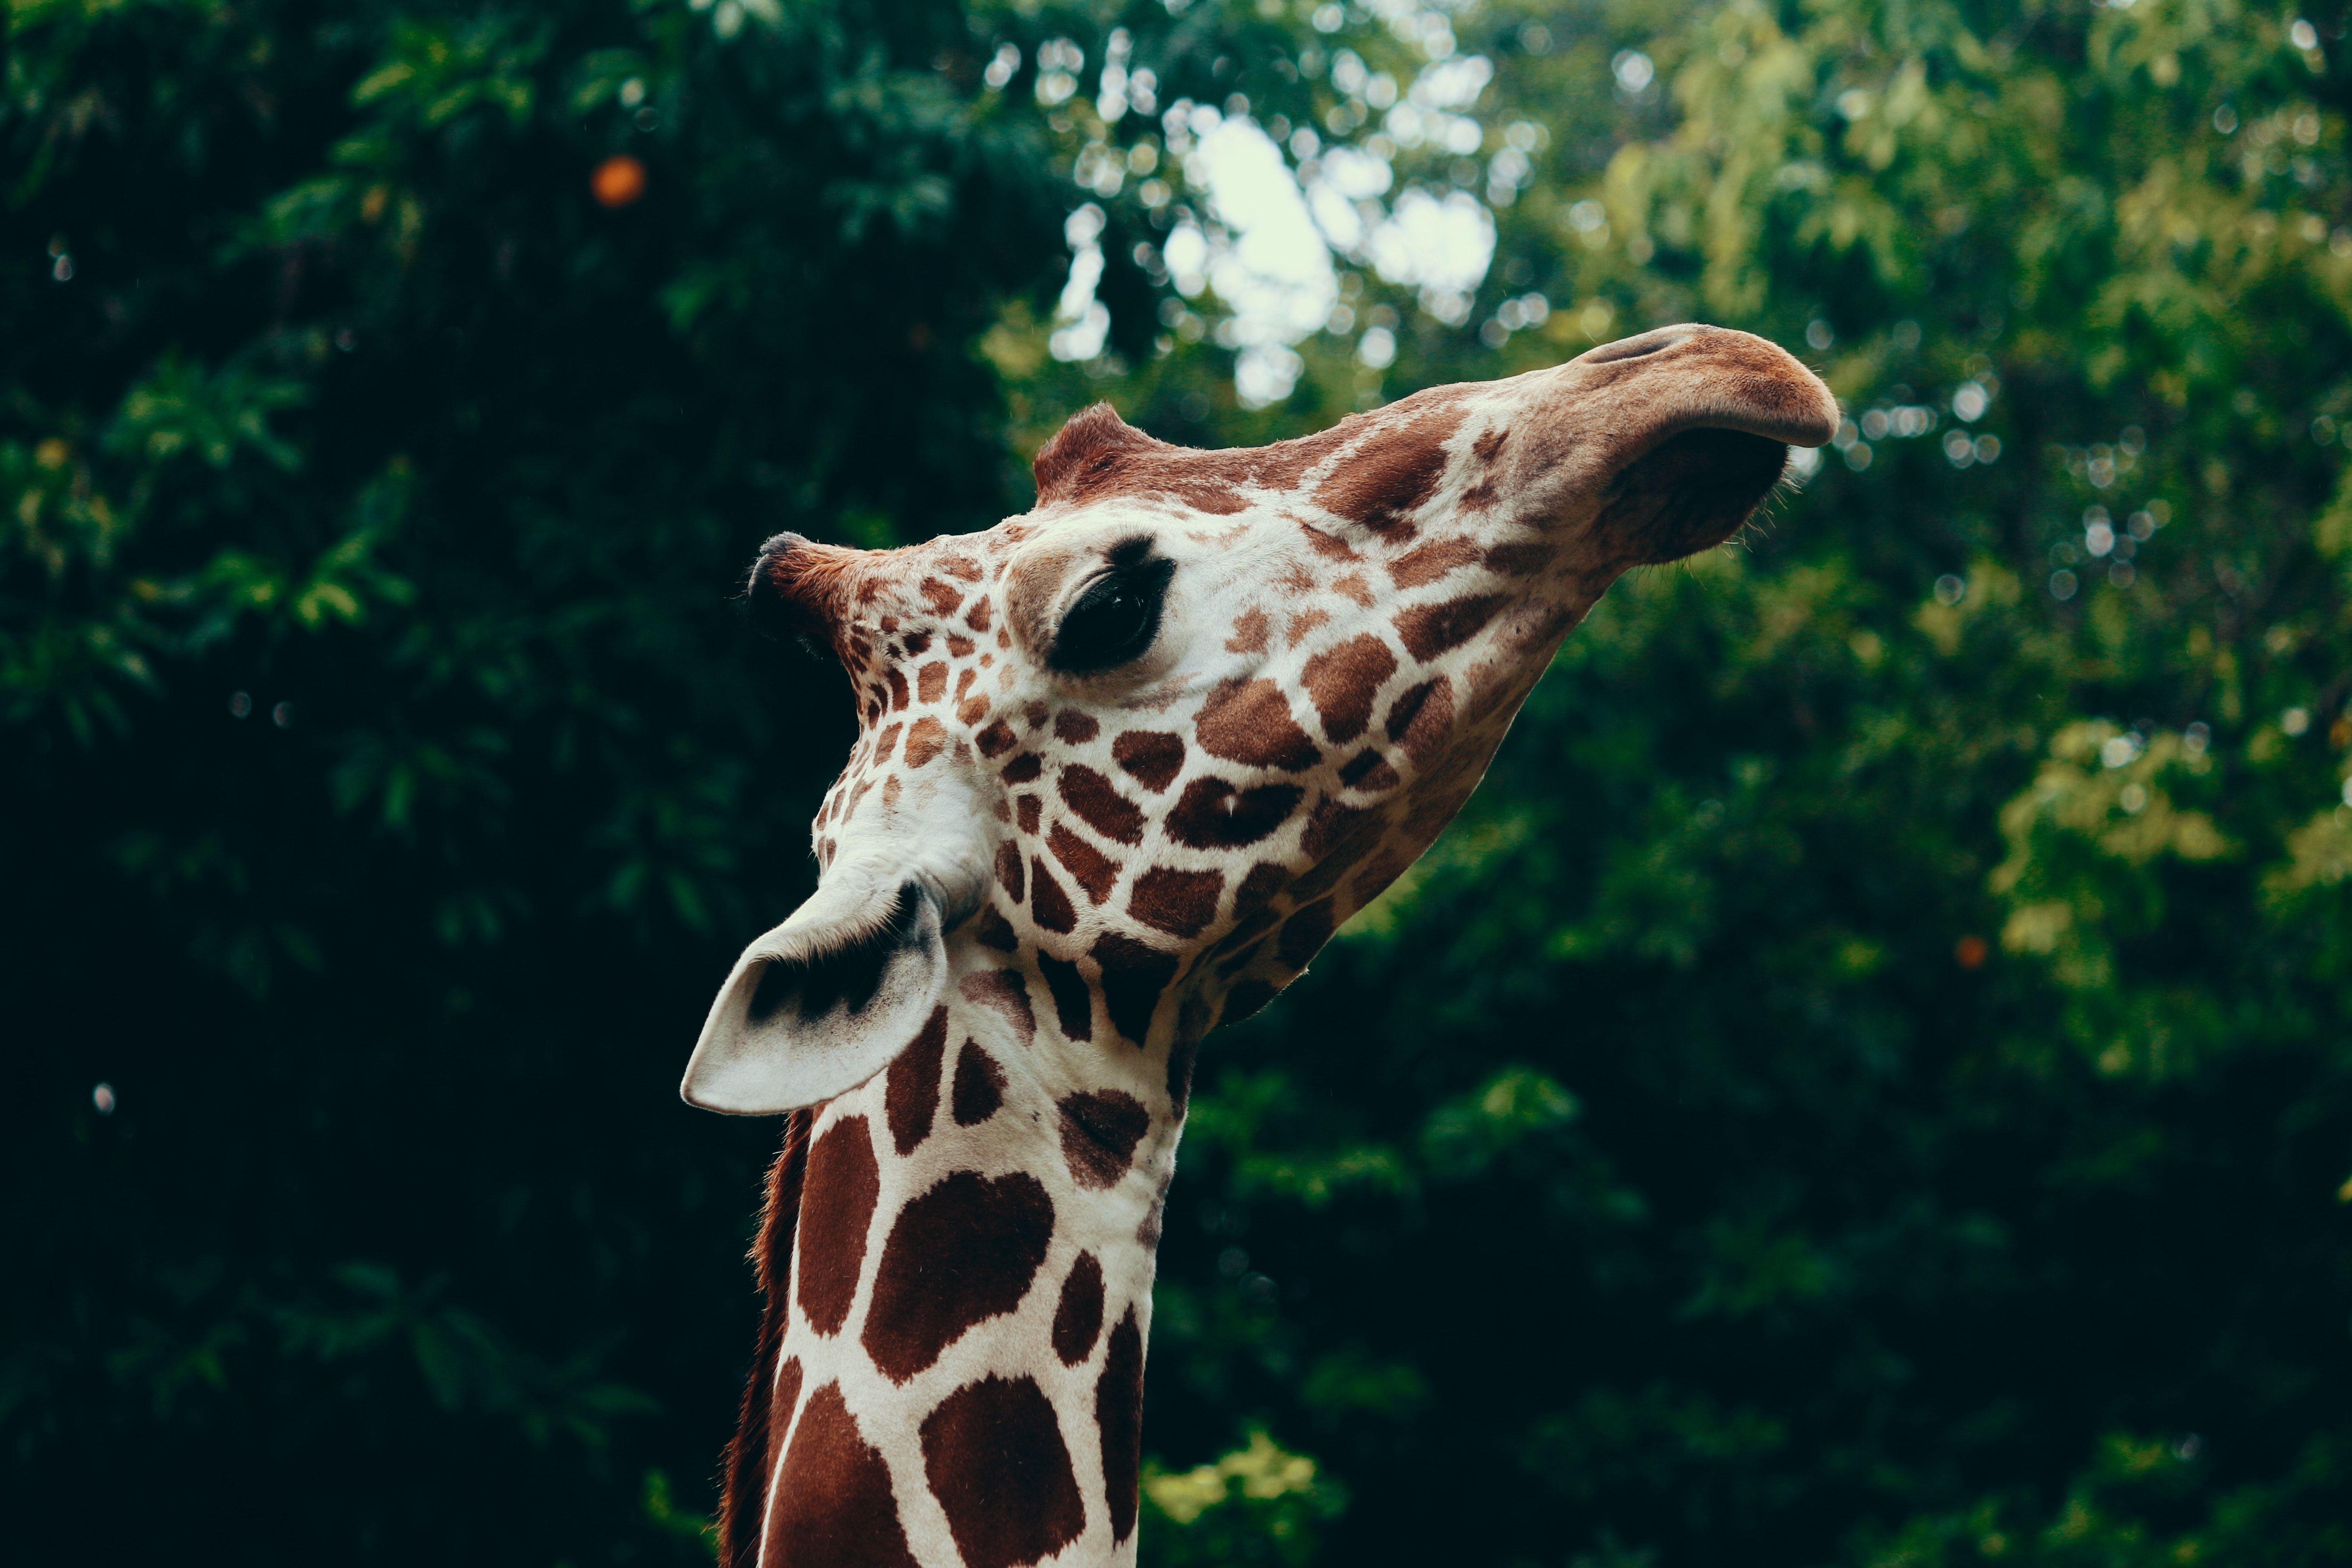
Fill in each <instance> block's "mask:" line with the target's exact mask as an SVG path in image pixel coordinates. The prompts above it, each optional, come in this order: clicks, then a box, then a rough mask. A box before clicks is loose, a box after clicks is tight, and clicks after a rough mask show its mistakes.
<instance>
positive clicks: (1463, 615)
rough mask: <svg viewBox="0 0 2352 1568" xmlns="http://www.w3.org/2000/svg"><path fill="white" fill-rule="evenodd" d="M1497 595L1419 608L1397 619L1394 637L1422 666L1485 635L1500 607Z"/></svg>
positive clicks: (1450, 601) (1499, 596) (1468, 598)
mask: <svg viewBox="0 0 2352 1568" xmlns="http://www.w3.org/2000/svg"><path fill="white" fill-rule="evenodd" d="M1503 598H1504V595H1500V594H1474V595H1468V596H1466V597H1464V598H1459V599H1448V600H1446V601H1445V602H1444V603H1443V604H1438V605H1415V606H1414V607H1413V608H1412V609H1410V610H1406V611H1403V612H1402V613H1401V614H1399V615H1398V616H1397V618H1396V627H1397V636H1398V637H1402V638H1403V639H1404V646H1405V651H1406V652H1408V653H1410V654H1412V657H1413V658H1417V659H1421V660H1423V661H1424V662H1426V661H1427V660H1430V659H1433V658H1436V657H1437V656H1438V655H1439V654H1441V653H1444V651H1445V650H1446V649H1447V648H1451V647H1461V646H1462V645H1463V644H1464V643H1465V642H1468V641H1469V640H1470V639H1471V638H1472V637H1476V636H1477V635H1478V634H1479V633H1480V632H1481V631H1484V630H1485V629H1486V623H1487V622H1488V621H1491V620H1493V619H1494V618H1495V612H1496V610H1499V609H1501V608H1502V607H1503Z"/></svg>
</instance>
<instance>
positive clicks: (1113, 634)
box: [1053, 561, 1176, 675]
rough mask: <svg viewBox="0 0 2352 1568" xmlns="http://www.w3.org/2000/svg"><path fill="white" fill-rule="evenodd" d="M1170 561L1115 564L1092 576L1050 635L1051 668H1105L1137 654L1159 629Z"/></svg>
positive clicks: (1068, 671)
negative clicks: (1098, 575) (1052, 634)
mask: <svg viewBox="0 0 2352 1568" xmlns="http://www.w3.org/2000/svg"><path fill="white" fill-rule="evenodd" d="M1175 568H1176V563H1174V562H1172V561H1145V562H1139V563H1135V564H1133V565H1118V566H1115V567H1114V568H1113V569H1112V570H1111V571H1110V572H1108V573H1107V574H1104V575H1103V576H1101V577H1099V578H1097V579H1096V580H1095V582H1094V583H1093V584H1091V585H1089V586H1088V587H1087V591H1086V592H1085V593H1083V594H1081V595H1078V602H1077V603H1076V604H1075V605H1071V606H1070V613H1069V614H1068V615H1066V616H1063V617H1062V629H1061V630H1060V631H1059V632H1058V633H1056V634H1055V637H1054V658H1053V663H1054V668H1056V669H1059V670H1062V671H1064V672H1065V673H1066V674H1070V675H1084V674H1088V673H1090V672H1092V671H1095V670H1098V669H1109V668H1112V667H1113V666H1115V665H1121V664H1126V663H1128V662H1129V661H1130V660H1132V659H1137V658H1142V657H1143V655H1144V654H1145V653H1146V652H1147V651H1148V650H1149V649H1150V647H1151V642H1152V639H1153V638H1154V637H1158V636H1159V635H1160V603H1161V601H1162V600H1163V599H1165V598H1166V597H1167V594H1168V577H1169V574H1171V572H1173V571H1174V570H1175Z"/></svg>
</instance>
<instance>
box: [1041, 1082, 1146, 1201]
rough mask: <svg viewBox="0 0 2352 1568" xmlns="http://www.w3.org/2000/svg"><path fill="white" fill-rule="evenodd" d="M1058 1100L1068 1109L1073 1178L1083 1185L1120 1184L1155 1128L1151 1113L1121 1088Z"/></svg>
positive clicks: (1067, 1155) (1065, 1143)
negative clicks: (1140, 1143) (1151, 1128)
mask: <svg viewBox="0 0 2352 1568" xmlns="http://www.w3.org/2000/svg"><path fill="white" fill-rule="evenodd" d="M1055 1104H1056V1106H1057V1107H1058V1108H1059V1109H1060V1110H1061V1112H1062V1158H1063V1160H1064V1161H1065V1162H1066V1163H1067V1164H1068V1165H1069V1167H1070V1179H1071V1180H1072V1181H1074V1182H1076V1183H1077V1184H1078V1185H1080V1186H1082V1187H1097V1188H1099V1187H1108V1186H1112V1185H1115V1184H1117V1183H1118V1179H1119V1178H1120V1177H1121V1176H1123V1175H1125V1174H1127V1171H1128V1167H1129V1164H1131V1163H1133V1161H1134V1159H1135V1146H1136V1145H1137V1144H1138V1143H1139V1142H1142V1141H1143V1135H1144V1133H1145V1132H1147V1131H1150V1127H1151V1112H1150V1111H1149V1110H1145V1109H1144V1105H1143V1101H1141V1100H1138V1099H1136V1098H1135V1096H1133V1095H1131V1094H1129V1093H1127V1092H1125V1091H1124V1090H1122V1089H1095V1090H1091V1091H1080V1092H1078V1093H1075V1094H1066V1095H1064V1096H1063V1097H1062V1098H1061V1099H1060V1100H1057V1101H1055Z"/></svg>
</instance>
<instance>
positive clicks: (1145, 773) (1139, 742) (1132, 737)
mask: <svg viewBox="0 0 2352 1568" xmlns="http://www.w3.org/2000/svg"><path fill="white" fill-rule="evenodd" d="M1110 754H1111V757H1112V759H1113V760H1114V761H1116V762H1117V763H1118V765H1119V766H1120V767H1121V768H1123V769H1125V770H1126V771H1127V773H1129V776H1131V777H1133V778H1134V779H1136V780H1137V781H1138V782H1139V783H1140V784H1142V785H1143V787H1144V788H1146V789H1148V790H1150V792H1151V793H1152V794H1154V795H1158V794H1159V793H1160V791H1162V790H1164V789H1166V788H1167V787H1168V786H1169V785H1170V784H1174V783H1175V782H1176V775H1177V774H1178V773H1182V772H1183V771H1184V738H1183V737H1182V736H1181V735H1171V734H1169V733H1168V732H1166V731H1159V730H1129V731H1128V732H1127V733H1126V734H1124V735H1121V736H1120V737H1119V738H1118V740H1116V741H1113V742H1111V747H1110Z"/></svg>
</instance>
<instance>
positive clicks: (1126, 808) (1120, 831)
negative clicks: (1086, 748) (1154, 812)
mask: <svg viewBox="0 0 2352 1568" xmlns="http://www.w3.org/2000/svg"><path fill="white" fill-rule="evenodd" d="M1054 787H1055V789H1056V790H1058V791H1059V792H1060V793H1061V796H1062V800H1063V802H1064V804H1066V805H1068V806H1069V808H1070V809H1071V810H1072V811H1075V812H1076V813H1077V814H1078V819H1079V820H1080V821H1082V822H1084V823H1085V824H1086V825H1087V826H1088V827H1091V828H1093V829H1094V830H1095V831H1096V832H1097V833H1099V834H1101V835H1102V836H1103V837H1105V838H1108V839H1111V840H1114V841H1115V842H1117V843H1120V844H1140V843H1142V842H1143V810H1142V808H1141V807H1140V806H1139V805H1136V804H1135V803H1134V802H1133V801H1130V800H1129V799H1128V798H1127V797H1126V796H1125V795H1121V794H1119V793H1118V785H1117V784H1112V783H1111V782H1110V780H1108V779H1107V778H1105V777H1103V775H1102V774H1100V773H1097V772H1095V771H1094V769H1092V768H1089V767H1086V766H1083V765H1081V764H1079V763H1071V764H1070V765H1069V766H1067V767H1066V768H1064V769H1063V770H1062V771H1061V772H1060V773H1056V774H1055V776H1054ZM1063 864H1064V865H1069V862H1068V861H1066V860H1065V861H1064V862H1063ZM1076 869H1077V868H1076V867H1071V870H1072V872H1073V873H1074V874H1075V873H1076ZM1080 880H1084V878H1080ZM1089 890H1090V891H1091V889H1089ZM1095 901H1096V902H1097V903H1100V902H1101V901H1102V900H1101V899H1100V898H1097V899H1096V900H1095Z"/></svg>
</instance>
